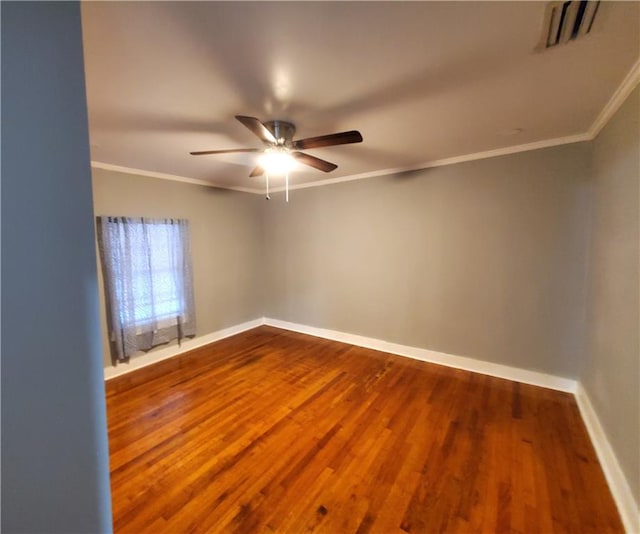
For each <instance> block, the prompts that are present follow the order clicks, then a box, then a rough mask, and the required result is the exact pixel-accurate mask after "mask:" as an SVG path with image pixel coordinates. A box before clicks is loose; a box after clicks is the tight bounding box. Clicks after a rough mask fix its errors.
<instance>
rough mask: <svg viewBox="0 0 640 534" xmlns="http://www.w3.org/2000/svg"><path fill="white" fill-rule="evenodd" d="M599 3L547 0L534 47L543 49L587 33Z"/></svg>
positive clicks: (591, 1) (589, 0)
mask: <svg viewBox="0 0 640 534" xmlns="http://www.w3.org/2000/svg"><path fill="white" fill-rule="evenodd" d="M599 5H600V2H599V1H596V0H588V1H587V0H582V1H571V2H549V3H548V4H547V9H546V11H545V13H544V24H543V26H542V35H541V36H540V42H539V43H538V46H537V47H536V48H537V49H538V50H544V49H545V48H551V47H553V46H556V45H559V44H562V43H568V42H569V41H572V40H574V39H577V38H578V37H581V36H582V35H586V34H587V33H589V32H590V31H591V28H592V26H593V21H594V19H595V18H596V13H597V11H598V6H599Z"/></svg>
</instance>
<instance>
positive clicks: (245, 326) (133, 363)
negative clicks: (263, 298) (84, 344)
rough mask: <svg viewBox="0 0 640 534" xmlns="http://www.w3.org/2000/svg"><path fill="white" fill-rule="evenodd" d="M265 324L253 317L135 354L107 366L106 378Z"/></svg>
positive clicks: (135, 369)
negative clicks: (115, 364) (179, 341)
mask: <svg viewBox="0 0 640 534" xmlns="http://www.w3.org/2000/svg"><path fill="white" fill-rule="evenodd" d="M263 324H264V320H263V318H262V317H260V318H258V319H253V320H251V321H246V322H244V323H240V324H236V325H233V326H230V327H228V328H223V329H221V330H216V331H215V332H210V333H209V334H205V335H202V336H198V337H195V338H193V339H187V340H185V341H183V342H182V345H180V346H178V345H171V346H168V347H163V348H161V349H156V350H153V351H151V352H147V353H146V354H142V355H140V356H135V357H134V358H131V360H130V361H129V363H128V364H127V363H119V364H118V365H117V366H116V367H105V368H104V379H105V380H110V379H111V378H115V377H117V376H122V375H125V374H127V373H131V372H133V371H137V370H138V369H142V368H143V367H148V366H149V365H153V364H154V363H158V362H161V361H163V360H168V359H169V358H173V357H174V356H179V355H180V354H184V353H185V352H189V351H191V350H193V349H197V348H200V347H204V346H205V345H209V344H210V343H213V342H215V341H220V340H221V339H224V338H227V337H230V336H234V335H236V334H240V333H242V332H245V331H246V330H251V329H252V328H255V327H257V326H261V325H263Z"/></svg>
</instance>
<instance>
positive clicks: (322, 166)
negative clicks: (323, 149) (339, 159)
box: [291, 152, 338, 172]
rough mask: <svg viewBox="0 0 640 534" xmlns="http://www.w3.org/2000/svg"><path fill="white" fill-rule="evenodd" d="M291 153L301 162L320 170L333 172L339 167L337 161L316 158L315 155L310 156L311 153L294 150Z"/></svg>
mask: <svg viewBox="0 0 640 534" xmlns="http://www.w3.org/2000/svg"><path fill="white" fill-rule="evenodd" d="M291 155H292V156H293V157H294V158H296V159H297V160H298V161H299V162H300V163H304V164H305V165H309V167H313V168H315V169H318V170H320V171H324V172H331V171H332V170H334V169H337V168H338V166H337V165H336V164H335V163H331V162H330V161H325V160H323V159H320V158H316V157H315V156H310V155H309V154H304V153H303V152H292V153H291Z"/></svg>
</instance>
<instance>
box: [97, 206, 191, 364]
mask: <svg viewBox="0 0 640 534" xmlns="http://www.w3.org/2000/svg"><path fill="white" fill-rule="evenodd" d="M98 238H99V239H98V241H99V245H100V257H101V260H102V268H103V273H104V281H105V290H106V291H105V293H106V295H107V307H108V317H109V323H110V324H109V330H110V338H111V341H112V346H113V353H114V360H127V359H128V358H129V356H131V354H133V353H134V352H137V351H139V350H149V349H150V348H152V347H154V346H156V345H159V344H161V343H167V342H169V341H171V340H172V339H178V341H180V340H181V339H182V338H183V337H189V336H193V335H195V317H194V306H193V282H192V268H191V255H190V249H189V223H188V221H186V220H183V219H141V218H126V217H99V218H98Z"/></svg>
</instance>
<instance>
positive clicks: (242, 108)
mask: <svg viewBox="0 0 640 534" xmlns="http://www.w3.org/2000/svg"><path fill="white" fill-rule="evenodd" d="M544 10H545V4H544V3H542V2H469V3H467V2H255V3H254V2H224V3H222V2H221V3H218V2H193V3H192V2H84V3H83V5H82V20H83V31H84V53H85V63H86V66H85V67H86V81H87V100H88V109H89V129H90V137H91V145H92V147H91V157H92V160H93V161H94V162H101V163H106V164H111V165H117V166H124V167H129V168H133V169H143V170H146V171H153V172H158V173H166V174H172V175H177V176H182V177H189V178H194V179H199V180H205V181H207V182H210V183H212V184H216V185H220V186H222V187H236V188H250V189H256V190H261V189H262V188H263V182H262V179H260V178H248V174H249V172H250V171H251V169H252V167H253V165H255V156H254V155H247V154H236V155H212V156H197V157H196V156H190V155H189V154H188V153H189V151H194V150H209V149H225V148H236V147H241V148H247V147H258V146H261V144H260V142H259V140H258V139H257V138H256V137H255V136H254V135H253V134H252V133H251V132H250V131H249V130H247V129H246V128H245V127H244V126H242V125H241V124H240V123H239V122H237V121H236V120H235V119H234V118H233V117H234V115H236V114H243V115H252V116H256V117H258V118H260V119H261V120H269V119H274V118H277V119H284V120H290V121H292V122H294V123H295V124H296V126H297V130H298V131H297V134H296V136H295V138H302V137H310V136H315V135H322V134H328V133H333V132H337V131H343V130H351V129H358V130H360V132H361V133H362V135H363V137H364V142H363V143H361V144H357V145H345V146H339V147H331V148H319V149H314V150H309V151H308V152H309V153H310V154H313V155H315V156H317V157H320V158H323V159H327V160H329V161H332V162H334V163H336V164H338V169H336V170H335V171H333V172H332V173H329V174H324V173H321V172H320V171H317V170H314V169H307V168H304V169H302V170H300V171H296V172H295V173H294V175H293V176H292V183H293V184H303V183H308V182H317V181H318V180H324V179H335V178H340V177H347V176H353V175H360V174H367V173H376V172H377V171H380V170H383V169H394V168H418V167H420V165H421V164H423V163H425V162H430V161H433V160H440V159H444V158H452V157H455V156H462V155H466V154H474V153H479V152H485V151H490V150H495V149H499V148H502V147H508V146H515V145H523V144H528V143H534V142H538V141H543V140H548V139H554V138H561V137H566V136H574V135H577V134H583V133H585V132H586V131H587V130H588V129H589V128H590V126H591V125H592V124H593V122H594V120H595V119H596V118H597V117H598V115H599V113H600V112H601V111H602V109H603V108H604V107H605V106H606V104H607V102H608V101H609V99H610V98H611V97H612V95H613V94H614V93H615V91H616V89H617V88H618V87H619V86H620V84H621V82H622V81H623V80H624V78H625V76H626V75H627V74H628V73H629V71H630V69H631V68H632V67H633V66H634V64H635V62H637V61H638V58H639V57H640V3H639V2H602V3H601V5H600V8H599V12H598V15H597V18H596V21H595V24H594V27H593V30H592V31H591V33H590V34H588V35H587V36H586V37H584V38H583V39H582V40H578V41H575V42H571V43H569V44H566V45H560V46H557V47H555V48H553V49H550V50H547V51H545V52H535V51H534V47H535V45H536V44H537V41H538V39H539V37H540V32H541V28H542V19H543V14H544ZM515 129H522V131H521V132H520V133H517V134H514V133H513V130H515Z"/></svg>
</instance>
